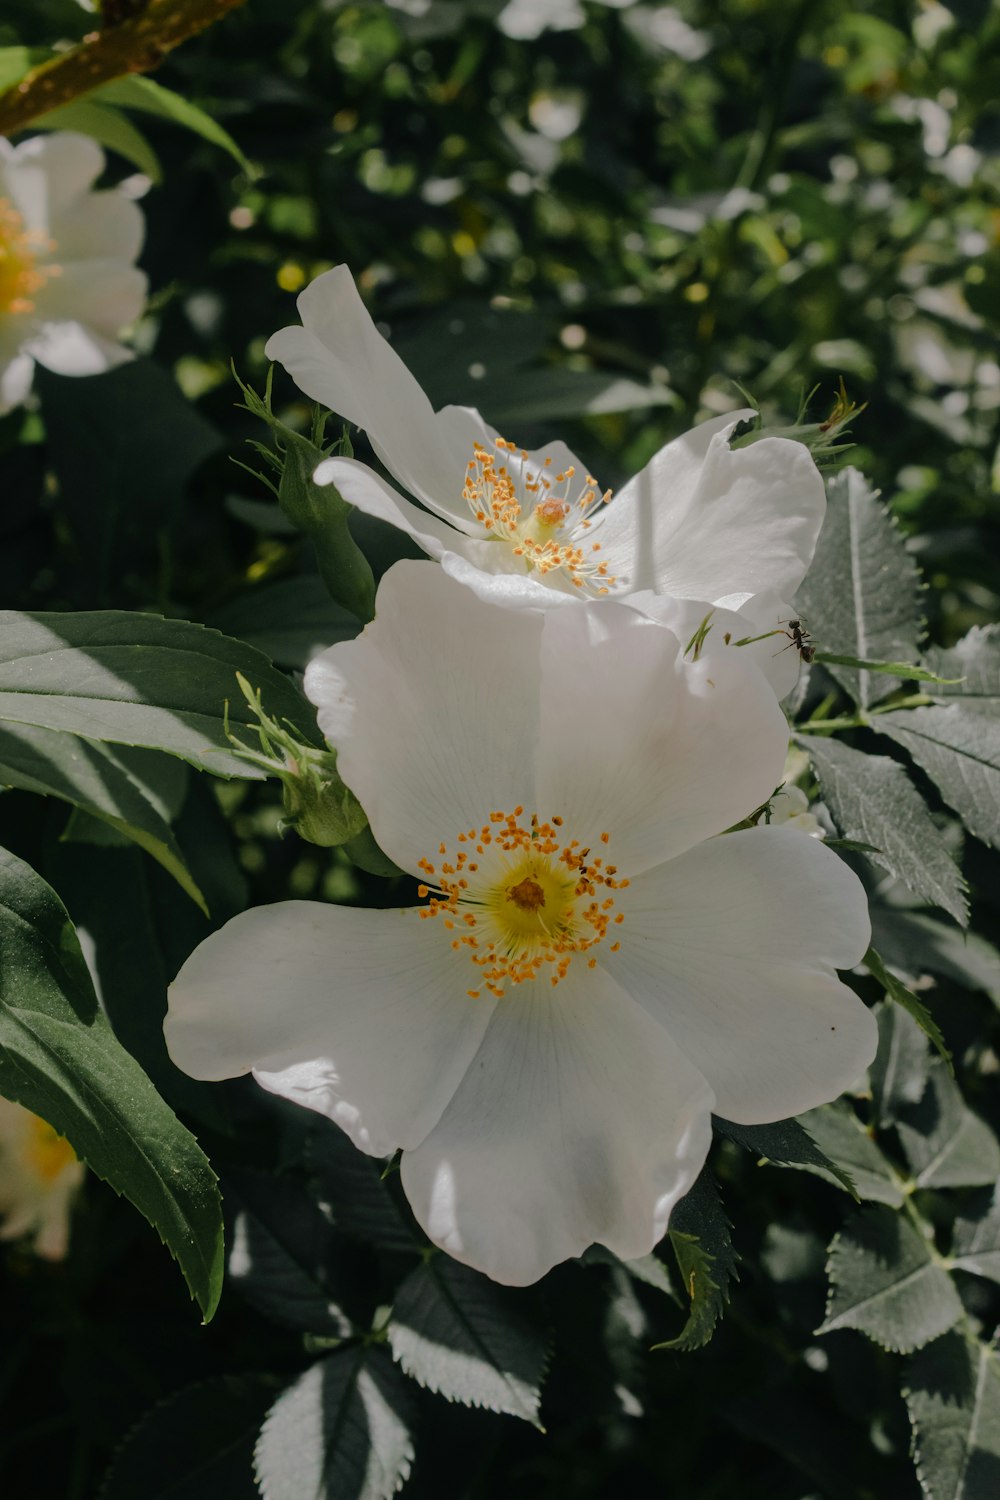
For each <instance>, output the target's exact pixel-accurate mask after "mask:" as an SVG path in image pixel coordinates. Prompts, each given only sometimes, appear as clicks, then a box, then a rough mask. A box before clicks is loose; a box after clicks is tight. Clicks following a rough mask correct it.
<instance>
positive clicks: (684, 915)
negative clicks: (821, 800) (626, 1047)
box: [598, 828, 877, 1124]
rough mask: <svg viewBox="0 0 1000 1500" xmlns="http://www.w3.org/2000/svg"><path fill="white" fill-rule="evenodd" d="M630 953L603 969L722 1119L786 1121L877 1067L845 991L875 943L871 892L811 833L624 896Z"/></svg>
mask: <svg viewBox="0 0 1000 1500" xmlns="http://www.w3.org/2000/svg"><path fill="white" fill-rule="evenodd" d="M616 905H617V906H619V907H620V908H621V909H622V911H623V912H624V914H625V921H624V923H623V924H622V927H621V929H620V933H621V943H622V949H621V952H620V953H618V954H615V955H609V956H608V957H607V958H606V959H605V958H604V955H603V949H601V950H598V951H599V952H600V953H601V955H602V962H606V963H607V965H608V968H609V971H610V972H611V973H612V974H614V976H615V978H616V979H617V980H618V982H619V983H620V984H621V985H623V986H624V988H625V989H627V990H628V991H629V993H630V994H631V995H634V996H635V998H636V999H637V1000H639V1001H640V1002H641V1003H642V1004H643V1005H644V1006H645V1007H646V1009H647V1010H649V1012H650V1013H651V1014H652V1015H654V1016H655V1017H656V1018H657V1019H658V1020H659V1021H662V1023H663V1025H664V1026H666V1027H667V1029H668V1030H669V1031H670V1034H671V1036H672V1037H673V1038H674V1040H675V1041H676V1042H677V1043H678V1045H679V1046H680V1047H681V1048H682V1050H683V1051H684V1052H685V1053H686V1055H687V1056H688V1057H689V1058H690V1059H691V1061H692V1062H693V1063H694V1064H695V1066H696V1067H697V1068H699V1069H700V1070H701V1072H702V1073H704V1075H705V1077H706V1078H707V1079H708V1081H709V1083H710V1084H711V1086H712V1088H713V1089H714V1091H715V1094H716V1098H717V1101H718V1111H719V1114H721V1115H723V1116H725V1117H726V1118H728V1119H732V1120H738V1121H742V1122H743V1123H744V1124H753V1123H759V1122H762V1121H767V1120H783V1119H786V1118H787V1117H788V1116H790V1115H797V1114H800V1113H801V1112H802V1111H803V1110H807V1109H812V1108H813V1107H814V1106H815V1105H817V1104H823V1103H825V1102H826V1101H827V1100H829V1099H833V1098H836V1096H837V1095H838V1094H840V1093H841V1092H842V1091H843V1090H844V1089H845V1088H847V1087H849V1086H850V1085H851V1084H852V1083H854V1082H855V1081H856V1080H857V1079H858V1078H859V1077H860V1076H861V1074H862V1073H863V1071H864V1069H865V1068H866V1067H867V1066H868V1064H869V1063H870V1062H871V1060H872V1058H873V1056H874V1055H875V1046H876V1042H877V1031H876V1027H875V1022H874V1020H873V1018H872V1016H871V1014H870V1012H869V1011H868V1010H867V1009H866V1008H865V1006H864V1005H863V1004H862V1002H861V1001H860V1000H859V999H858V997H857V996H856V995H855V994H854V992H853V990H850V989H848V988H847V986H846V985H844V984H841V982H840V980H839V979H838V978H837V976H836V973H835V970H836V969H846V968H850V967H851V966H853V965H854V964H856V963H857V962H858V961H859V960H860V958H861V957H862V955H863V954H864V952H865V949H866V948H867V946H868V942H869V937H870V925H869V920H868V910H867V903H866V900H865V893H864V889H863V888H862V885H861V882H860V881H859V880H858V879H857V877H856V876H855V875H854V874H852V872H851V871H850V870H849V869H848V867H847V866H846V865H845V864H844V862H843V861H842V860H840V859H838V858H837V856H836V855H835V854H834V853H833V852H832V851H831V850H829V849H824V848H823V847H822V845H820V844H819V843H817V842H816V841H815V840H813V839H810V838H804V837H803V836H802V834H801V833H796V832H794V831H791V830H788V829H784V828H753V829H747V830H745V831H743V832H741V833H732V834H726V835H725V836H724V837H723V838H719V839H713V840H711V842H709V843H706V844H702V845H701V846H700V847H698V848H697V849H692V850H690V851H689V852H688V853H687V854H685V855H683V856H682V857H681V858H680V859H676V860H673V861H671V863H670V864H666V865H663V866H661V867H660V868H659V869H655V870H650V871H648V872H647V873H646V874H645V875H643V876H641V877H640V878H639V879H638V880H635V881H633V883H632V885H631V886H630V887H629V889H628V890H627V891H624V892H619V893H618V899H617V901H616Z"/></svg>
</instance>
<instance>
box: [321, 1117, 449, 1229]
mask: <svg viewBox="0 0 1000 1500" xmlns="http://www.w3.org/2000/svg"><path fill="white" fill-rule="evenodd" d="M309 1165H310V1167H311V1168H312V1171H313V1173H314V1174H315V1177H316V1182H317V1186H318V1188H319V1201H320V1203H321V1205H322V1206H323V1207H324V1208H328V1209H329V1210H330V1212H331V1213H332V1215H333V1220H334V1223H335V1224H336V1226H337V1228H338V1229H340V1230H342V1231H343V1233H344V1234H348V1235H351V1236H352V1237H353V1238H355V1239H359V1240H362V1241H364V1242H365V1243H366V1244H370V1245H375V1246H377V1248H378V1249H380V1250H387V1251H402V1252H403V1253H409V1254H413V1253H415V1252H416V1253H419V1252H420V1251H421V1250H422V1249H423V1247H424V1245H425V1243H426V1241H425V1240H424V1237H423V1235H422V1234H420V1231H419V1230H418V1229H417V1228H416V1225H415V1223H414V1221H413V1218H412V1216H411V1215H410V1214H409V1209H408V1207H404V1204H405V1200H404V1203H400V1202H398V1201H397V1199H396V1198H395V1197H394V1195H393V1193H392V1190H391V1188H390V1186H389V1181H388V1178H386V1177H385V1176H383V1174H382V1171H381V1166H380V1163H378V1162H377V1161H375V1160H373V1158H372V1157H370V1156H367V1155H366V1154H365V1153H364V1152H363V1151H359V1150H358V1148H357V1147H356V1146H355V1145H354V1144H353V1142H352V1141H351V1140H350V1139H349V1138H348V1137H347V1136H346V1135H345V1134H344V1132H343V1131H342V1130H341V1129H340V1127H339V1126H337V1125H334V1124H333V1123H332V1121H317V1122H315V1124H314V1125H313V1130H312V1133H311V1134H310V1137H309Z"/></svg>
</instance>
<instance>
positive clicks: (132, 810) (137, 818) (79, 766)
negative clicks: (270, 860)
mask: <svg viewBox="0 0 1000 1500" xmlns="http://www.w3.org/2000/svg"><path fill="white" fill-rule="evenodd" d="M160 762H163V763H164V764H166V765H167V766H169V767H171V768H172V769H173V770H175V771H176V770H182V769H183V768H182V767H179V766H178V764H177V762H176V761H172V760H166V759H165V758H164V757H161V756H154V755H153V754H152V753H151V752H149V751H142V750H131V749H125V748H124V747H121V748H119V749H117V750H111V749H109V748H108V747H107V746H105V745H101V744H98V743H96V742H95V741H93V740H87V739H82V738H80V737H79V736H77V735H68V734H60V733H59V732H58V731H56V730H53V729H39V728H36V727H35V726H34V725H31V724H5V723H3V722H2V720H0V785H3V786H12V787H15V786H16V787H20V789H21V790H22V791H27V792H40V793H41V794H42V796H48V797H59V798H61V799H62V801H64V802H68V803H70V804H71V805H72V806H73V807H77V808H80V809H81V810H82V811H83V812H85V813H88V814H89V815H90V816H91V817H92V818H99V819H100V820H101V822H102V824H104V825H105V826H107V827H109V828H113V829H115V830H116V831H117V832H119V833H120V834H122V835H123V836H124V837H125V838H126V839H131V840H132V841H133V843H136V844H138V845H139V847H140V848H141V849H145V850H146V852H147V854H151V855H152V857H153V858H154V859H155V860H157V861H158V862H159V863H160V864H161V865H162V866H163V868H164V869H165V870H169V872H170V874H171V875H172V876H173V877H174V879H175V880H176V881H177V883H178V884H179V885H180V886H181V888H182V889H183V890H185V891H186V892H187V893H188V895H189V896H190V897H191V899H192V901H194V902H196V903H197V905H198V906H200V907H201V909H202V911H204V912H205V913H206V915H207V911H208V908H207V907H206V905H205V898H204V896H203V895H202V893H201V891H200V890H199V889H198V886H197V885H196V884H195V881H194V878H193V876H192V875H191V872H190V870H189V869H188V867H187V864H186V862H185V860H184V856H183V854H182V853H181V850H180V846H179V845H178V843H177V839H176V837H175V836H174V832H173V829H172V828H171V827H170V817H171V816H172V813H171V809H170V808H169V807H168V806H166V805H165V804H164V800H163V797H162V795H161V791H160V787H159V785H158V783H160V782H161V781H162V775H161V771H160V765H159V763H160Z"/></svg>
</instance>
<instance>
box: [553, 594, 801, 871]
mask: <svg viewBox="0 0 1000 1500" xmlns="http://www.w3.org/2000/svg"><path fill="white" fill-rule="evenodd" d="M544 618H545V630H544V633H543V636H542V689H541V692H542V719H541V740H540V745H539V754H538V797H539V803H540V805H539V807H538V811H539V812H540V813H542V814H543V815H544V816H546V817H551V816H552V815H553V814H554V813H559V814H561V815H562V816H563V818H564V820H565V829H566V831H567V832H570V831H571V832H572V837H574V838H577V839H579V840H580V842H581V843H582V844H588V845H590V846H591V847H594V848H597V847H598V840H599V839H600V836H601V834H602V833H608V834H609V835H610V843H609V846H608V857H609V859H611V860H612V862H613V863H614V864H616V865H617V866H618V868H619V869H620V870H621V871H622V873H623V874H625V875H628V876H631V875H633V874H635V873H637V872H638V871H640V870H643V869H647V868H648V867H649V866H650V865H653V864H658V863H660V862H661V861H662V860H664V859H669V858H670V857H671V856H672V855H674V854H679V853H680V852H681V850H683V849H687V848H690V846H691V845H692V844H695V843H698V842H699V840H701V839H705V838H710V837H711V836H712V835H713V834H716V833H721V832H722V831H723V830H724V829H726V828H729V827H731V826H732V824H733V823H736V822H739V820H740V819H741V818H745V817H746V816H747V814H748V813H751V812H753V810H754V809H755V808H756V807H759V806H760V804H761V803H762V802H763V801H765V800H766V799H767V798H768V797H769V796H770V795H771V793H772V792H773V791H774V789H775V787H776V786H777V785H778V783H779V782H780V781H781V778H782V772H783V769H784V764H785V754H786V751H787V748H788V727H787V724H786V723H785V719H784V715H783V714H782V712H781V710H780V709H779V707H778V705H777V703H776V702H775V699H774V695H773V694H772V693H771V692H770V691H769V690H768V688H767V685H766V683H765V682H764V680H763V678H762V677H761V675H760V673H759V672H758V671H757V669H756V668H755V667H754V665H753V663H752V662H749V661H744V660H740V658H739V654H738V653H737V652H729V651H726V652H722V653H720V654H719V655H717V656H715V657H712V658H711V659H708V660H704V661H699V662H689V661H685V660H682V659H681V657H680V651H681V650H682V649H683V646H684V645H686V642H682V643H678V641H677V639H676V637H675V636H673V635H672V634H671V632H670V631H668V630H665V629H664V628H663V627H662V626H660V625H657V624H654V623H653V622H652V621H649V620H646V619H644V618H643V617H642V616H641V615H639V614H636V613H635V612H634V611H633V610H631V609H628V608H626V607H624V606H623V605H618V604H614V603H611V602H604V603H597V604H590V605H577V606H576V608H574V609H560V610H554V611H553V610H550V611H548V612H547V613H546V615H545V617H544Z"/></svg>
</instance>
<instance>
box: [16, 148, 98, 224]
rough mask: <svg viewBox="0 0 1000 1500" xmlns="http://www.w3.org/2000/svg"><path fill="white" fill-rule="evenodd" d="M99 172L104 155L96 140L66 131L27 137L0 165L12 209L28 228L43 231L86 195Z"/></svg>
mask: <svg viewBox="0 0 1000 1500" xmlns="http://www.w3.org/2000/svg"><path fill="white" fill-rule="evenodd" d="M103 169H104V152H103V151H102V150H101V148H100V146H98V145H97V143H96V141H92V140H91V139H90V138H89V137H88V136H85V135H77V134H76V133H75V132H73V131H69V130H59V131H55V132H53V133H52V134H45V135H35V136H31V137H29V139H28V140H26V141H22V142H21V144H20V145H19V146H16V147H15V148H14V150H13V151H12V152H10V153H9V154H8V155H7V158H6V161H5V162H4V165H3V171H4V176H5V178H6V186H7V192H8V193H9V195H10V197H11V198H12V200H13V202H14V206H15V207H16V208H17V210H18V212H19V213H20V214H21V215H22V216H23V218H24V221H25V223H26V224H27V226H28V228H29V229H44V230H48V229H49V227H50V225H51V224H52V221H53V219H54V218H56V217H58V215H59V214H61V213H62V212H63V210H64V209H65V208H66V207H67V206H68V205H69V204H71V203H73V202H75V201H76V200H77V199H79V198H82V197H83V195H84V194H85V193H86V192H88V190H89V189H90V187H91V185H92V184H93V182H94V181H95V179H96V178H97V177H98V176H99V175H100V173H101V172H102V171H103Z"/></svg>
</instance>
